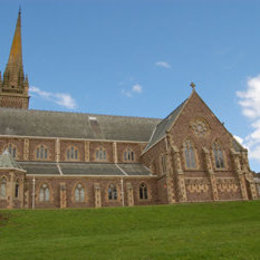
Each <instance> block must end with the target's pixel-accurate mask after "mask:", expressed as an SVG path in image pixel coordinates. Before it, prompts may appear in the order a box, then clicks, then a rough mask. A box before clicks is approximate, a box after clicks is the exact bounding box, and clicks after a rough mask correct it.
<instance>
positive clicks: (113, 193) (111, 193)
mask: <svg viewBox="0 0 260 260" xmlns="http://www.w3.org/2000/svg"><path fill="white" fill-rule="evenodd" d="M108 199H109V200H117V189H116V186H115V185H114V184H110V185H109V187H108Z"/></svg>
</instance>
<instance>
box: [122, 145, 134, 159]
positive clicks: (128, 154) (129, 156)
mask: <svg viewBox="0 0 260 260" xmlns="http://www.w3.org/2000/svg"><path fill="white" fill-rule="evenodd" d="M134 160H135V153H134V152H133V150H132V149H130V148H127V150H126V151H125V152H124V161H134Z"/></svg>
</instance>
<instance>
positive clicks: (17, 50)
mask: <svg viewBox="0 0 260 260" xmlns="http://www.w3.org/2000/svg"><path fill="white" fill-rule="evenodd" d="M0 88H1V90H0V92H1V96H0V107H13V108H25V109H28V105H29V96H28V88H29V85H28V79H27V80H26V79H25V77H24V71H23V58H22V35H21V8H19V12H18V18H17V22H16V28H15V33H14V37H13V42H12V46H11V50H10V55H9V59H8V63H7V65H6V68H5V72H4V75H3V80H2V86H1V85H0Z"/></svg>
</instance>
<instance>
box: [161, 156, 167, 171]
mask: <svg viewBox="0 0 260 260" xmlns="http://www.w3.org/2000/svg"><path fill="white" fill-rule="evenodd" d="M160 158H161V170H162V173H165V172H166V155H165V154H161V157H160Z"/></svg>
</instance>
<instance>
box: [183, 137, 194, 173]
mask: <svg viewBox="0 0 260 260" xmlns="http://www.w3.org/2000/svg"><path fill="white" fill-rule="evenodd" d="M183 150H184V159H185V166H186V168H187V169H196V168H197V160H196V150H195V147H194V144H193V142H192V141H191V140H190V139H187V140H185V141H184V144H183Z"/></svg>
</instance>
